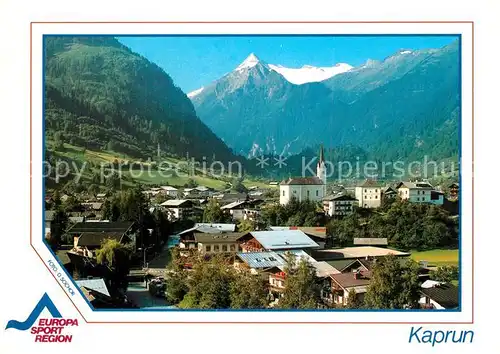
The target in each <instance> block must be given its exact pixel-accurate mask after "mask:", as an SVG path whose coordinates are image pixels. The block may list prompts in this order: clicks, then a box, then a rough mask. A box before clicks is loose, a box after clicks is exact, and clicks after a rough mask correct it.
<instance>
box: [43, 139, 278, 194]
mask: <svg viewBox="0 0 500 354" xmlns="http://www.w3.org/2000/svg"><path fill="white" fill-rule="evenodd" d="M50 145H51V144H50V142H48V143H47V146H50ZM54 154H55V155H56V156H59V157H62V158H67V159H70V160H75V161H78V162H84V161H87V162H93V163H94V164H95V165H96V166H99V164H101V163H112V162H113V161H115V160H117V161H118V162H123V161H129V162H130V163H139V162H141V161H139V160H137V159H133V158H130V157H128V156H125V155H123V154H119V153H115V152H113V151H92V150H89V149H83V148H81V147H78V146H74V145H70V144H64V150H63V151H57V152H55V153H54ZM164 161H168V162H169V163H171V164H177V163H179V162H180V161H181V160H179V159H176V158H172V157H166V158H164ZM141 163H142V164H143V165H145V166H147V165H149V163H148V162H144V161H143V162H141ZM98 171H99V170H98V168H94V169H93V170H91V169H90V168H87V169H86V171H85V172H84V175H83V178H84V179H88V178H89V177H90V175H91V172H98ZM186 174H187V173H184V174H181V175H180V176H179V175H177V174H175V172H173V171H166V170H165V171H163V172H161V173H160V172H159V171H157V170H153V169H151V171H150V173H148V171H147V169H146V171H145V172H144V173H142V175H140V171H139V170H132V171H130V170H129V169H128V168H126V169H124V170H123V176H124V177H125V179H126V180H127V181H126V182H124V183H125V185H127V186H131V185H132V182H131V181H132V180H133V181H135V182H138V183H141V184H157V185H162V184H163V185H166V184H168V185H171V186H178V187H181V186H184V185H185V184H187V183H188V182H189V180H191V179H192V180H194V181H195V182H196V183H197V184H198V185H200V186H206V187H209V188H214V189H216V190H221V189H224V187H225V186H226V184H227V183H228V182H230V181H231V180H233V178H232V177H231V176H229V175H224V176H222V177H221V178H216V177H214V176H211V175H208V174H205V173H204V171H202V170H201V169H195V174H194V175H192V174H191V173H189V175H186ZM243 185H245V187H247V188H248V187H252V186H256V187H258V188H277V187H275V186H269V184H268V183H266V182H265V181H257V180H253V179H251V178H245V179H244V180H243Z"/></svg>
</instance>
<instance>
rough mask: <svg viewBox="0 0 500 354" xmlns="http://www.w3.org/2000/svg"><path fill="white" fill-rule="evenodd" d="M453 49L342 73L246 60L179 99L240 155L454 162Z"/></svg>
mask: <svg viewBox="0 0 500 354" xmlns="http://www.w3.org/2000/svg"><path fill="white" fill-rule="evenodd" d="M459 57H460V56H459V45H458V41H454V42H452V43H450V44H449V45H447V46H445V47H442V48H438V49H423V50H410V49H404V50H400V51H398V52H396V53H394V54H393V55H391V56H389V57H387V58H385V59H384V60H381V61H376V60H367V61H366V62H365V63H364V64H363V65H360V66H358V67H352V66H350V65H349V64H345V63H341V64H337V65H335V66H332V67H323V68H316V67H312V66H303V67H302V68H297V69H293V68H286V67H283V66H280V65H275V64H268V63H266V62H265V61H263V60H261V59H259V58H258V57H257V56H256V55H255V54H253V53H252V54H250V55H249V56H248V57H247V58H246V59H245V60H244V61H243V62H242V63H241V64H240V65H239V66H238V67H237V68H235V69H234V70H233V71H231V72H229V73H228V74H226V75H224V76H223V77H221V78H220V79H218V80H216V81H214V82H212V83H210V84H208V85H206V86H204V87H203V88H200V89H198V90H195V91H193V92H191V93H189V94H188V96H189V98H190V99H191V101H192V102H193V105H194V107H195V109H196V112H197V114H198V116H199V117H200V119H201V120H202V121H203V122H205V123H206V124H207V126H208V127H209V128H211V129H212V131H214V133H215V134H217V136H219V137H220V138H221V139H222V140H223V141H224V142H225V143H226V144H227V145H228V146H229V147H230V148H232V149H233V151H234V152H235V153H237V154H241V155H244V156H247V157H255V156H259V155H261V154H285V155H289V154H297V153H300V152H301V151H304V150H305V149H308V148H310V147H313V146H317V145H319V144H321V143H322V144H325V145H326V146H327V147H330V148H338V147H341V146H357V147H360V148H362V149H364V150H367V151H369V152H370V155H371V156H373V157H374V158H377V159H391V160H394V159H402V158H405V159H408V158H421V157H423V156H424V155H428V156H429V157H430V158H434V159H443V158H449V157H457V155H458V148H459V143H458V140H459V137H458V124H459V117H460V114H459V107H460V59H459Z"/></svg>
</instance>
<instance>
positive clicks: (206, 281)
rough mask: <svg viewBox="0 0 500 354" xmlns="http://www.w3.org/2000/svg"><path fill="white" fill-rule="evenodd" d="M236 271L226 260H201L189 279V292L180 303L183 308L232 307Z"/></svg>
mask: <svg viewBox="0 0 500 354" xmlns="http://www.w3.org/2000/svg"><path fill="white" fill-rule="evenodd" d="M234 278H235V271H234V270H233V268H232V267H228V266H227V265H226V264H225V261H224V258H223V257H221V256H214V257H212V258H211V259H210V260H209V261H205V260H203V259H199V260H197V261H196V262H195V264H194V265H193V270H192V272H190V276H189V279H188V288H189V291H188V293H187V294H186V296H184V299H183V300H182V301H181V302H180V304H179V307H181V308H200V309H226V308H229V307H230V306H231V296H230V288H231V283H232V282H233V281H234Z"/></svg>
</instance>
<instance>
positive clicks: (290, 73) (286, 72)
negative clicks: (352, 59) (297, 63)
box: [269, 63, 353, 85]
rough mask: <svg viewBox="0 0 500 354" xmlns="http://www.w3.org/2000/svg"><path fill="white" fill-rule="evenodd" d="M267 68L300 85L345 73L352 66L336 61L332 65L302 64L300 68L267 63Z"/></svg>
mask: <svg viewBox="0 0 500 354" xmlns="http://www.w3.org/2000/svg"><path fill="white" fill-rule="evenodd" d="M269 68H270V69H271V70H274V71H276V72H277V73H279V74H280V75H281V76H283V77H284V78H285V79H286V80H287V81H288V82H291V83H292V84H296V85H302V84H305V83H308V82H320V81H324V80H326V79H329V78H331V77H333V76H335V75H338V74H342V73H345V72H347V71H349V70H351V69H352V68H353V67H352V66H351V65H349V64H346V63H338V64H336V65H334V66H328V67H316V66H311V65H304V66H302V67H301V68H287V67H284V66H282V65H273V64H269Z"/></svg>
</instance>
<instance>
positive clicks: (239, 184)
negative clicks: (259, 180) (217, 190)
mask: <svg viewBox="0 0 500 354" xmlns="http://www.w3.org/2000/svg"><path fill="white" fill-rule="evenodd" d="M233 189H234V190H235V191H236V192H238V193H246V192H248V189H247V187H245V185H244V184H243V179H242V178H238V179H236V180H235V181H234V182H233Z"/></svg>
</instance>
